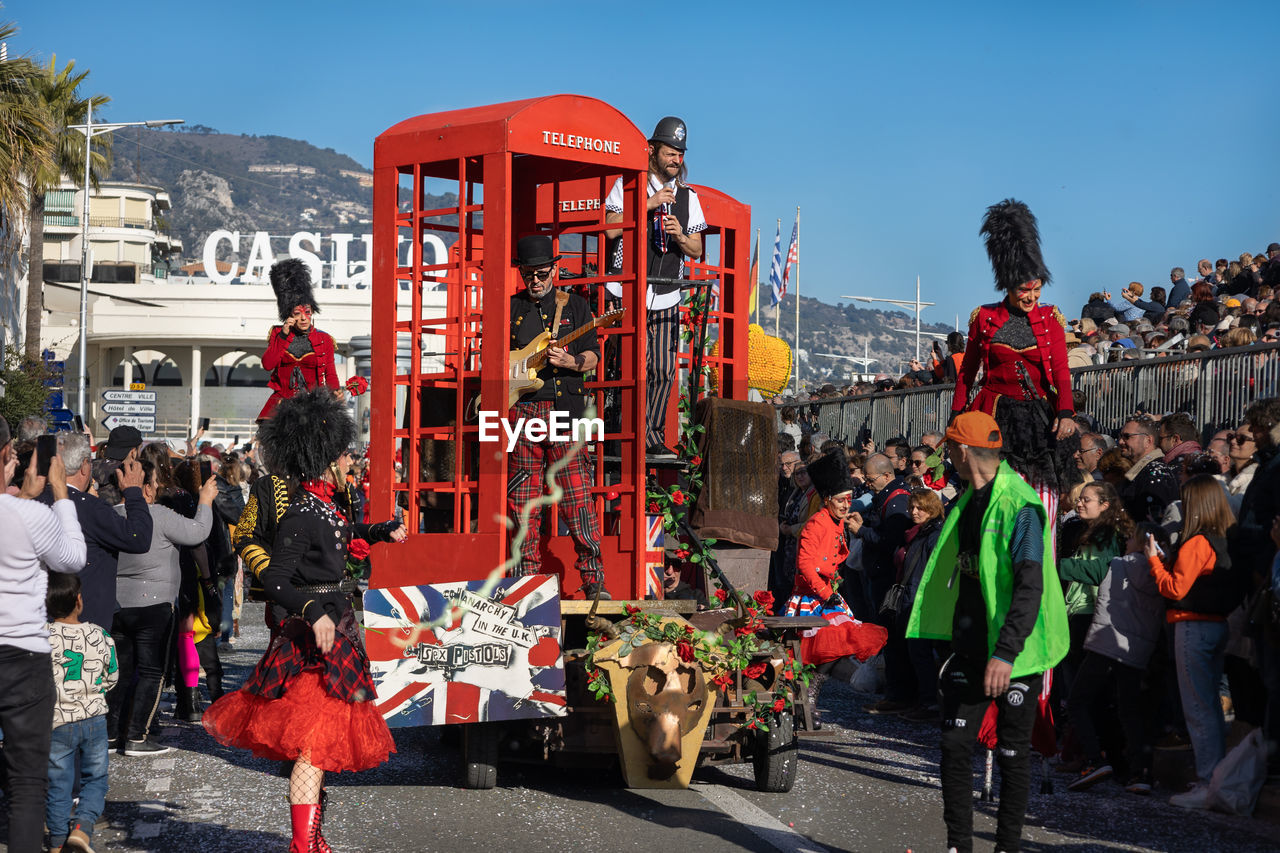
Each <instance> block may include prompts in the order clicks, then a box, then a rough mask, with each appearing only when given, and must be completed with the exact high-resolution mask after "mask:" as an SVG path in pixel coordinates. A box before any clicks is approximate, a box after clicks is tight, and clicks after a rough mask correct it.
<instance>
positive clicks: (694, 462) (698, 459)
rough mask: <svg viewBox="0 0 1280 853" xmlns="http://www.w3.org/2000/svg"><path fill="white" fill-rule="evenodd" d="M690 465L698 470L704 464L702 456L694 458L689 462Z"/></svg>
mask: <svg viewBox="0 0 1280 853" xmlns="http://www.w3.org/2000/svg"><path fill="white" fill-rule="evenodd" d="M689 464H690V465H692V466H693V467H695V468H697V467H698V466H699V465H701V464H702V457H701V456H695V457H693V458H692V459H690V460H689Z"/></svg>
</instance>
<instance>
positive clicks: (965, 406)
mask: <svg viewBox="0 0 1280 853" xmlns="http://www.w3.org/2000/svg"><path fill="white" fill-rule="evenodd" d="M1008 319H1009V306H1008V304H1007V303H1005V302H1003V301H1001V302H997V303H995V304H992V305H982V306H980V307H978V308H975V309H973V313H972V314H970V315H969V341H968V346H966V347H965V351H964V360H963V361H961V363H960V370H959V372H958V373H957V375H956V391H955V397H954V398H953V399H952V402H951V410H952V411H953V412H963V411H967V410H973V411H982V412H986V413H987V414H995V407H996V400H998V399H999V398H1000V397H1002V396H1003V397H1013V398H1015V399H1018V400H1024V399H1026V396H1027V395H1026V393H1025V391H1024V390H1023V385H1022V382H1021V380H1020V377H1019V371H1018V365H1019V364H1022V365H1024V366H1025V367H1026V371H1027V375H1028V376H1029V377H1030V378H1031V384H1032V386H1034V388H1035V389H1036V391H1037V393H1039V394H1040V395H1041V396H1043V397H1044V398H1045V399H1046V400H1048V401H1049V404H1050V405H1051V406H1052V408H1053V411H1054V412H1055V413H1057V415H1058V416H1059V417H1061V416H1064V415H1065V416H1067V417H1070V416H1071V415H1072V414H1073V413H1074V412H1075V404H1074V403H1073V402H1072V399H1071V371H1070V370H1069V369H1068V365H1067V339H1066V334H1065V331H1064V330H1065V329H1066V325H1067V324H1066V321H1064V320H1063V319H1062V312H1060V311H1059V310H1058V309H1057V308H1056V307H1054V306H1053V305H1037V306H1036V307H1035V308H1033V309H1031V312H1030V313H1029V314H1028V315H1027V319H1028V321H1029V322H1030V324H1031V331H1032V333H1033V334H1034V335H1035V339H1036V344H1035V346H1033V347H1029V348H1027V349H1024V350H1016V349H1013V348H1012V347H1010V346H1007V345H1005V344H1003V343H994V342H993V341H992V340H991V339H992V337H994V336H995V333H996V332H997V331H999V330H1000V327H1001V326H1003V325H1004V324H1005V321H1006V320H1008ZM979 367H982V368H985V370H986V375H985V378H984V379H983V381H982V386H981V387H980V388H978V389H977V393H976V394H974V397H973V400H972V402H970V400H969V394H970V392H971V389H972V388H973V383H974V380H975V379H976V378H977V375H978V368H979Z"/></svg>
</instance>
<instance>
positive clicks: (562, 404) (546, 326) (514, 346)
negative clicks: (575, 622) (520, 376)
mask: <svg viewBox="0 0 1280 853" xmlns="http://www.w3.org/2000/svg"><path fill="white" fill-rule="evenodd" d="M559 260H560V256H559V255H552V244H551V238H550V237H547V236H543V235H540V234H536V235H531V236H528V237H522V238H521V239H520V240H519V241H518V242H517V243H516V259H515V264H516V265H517V266H518V267H519V268H520V277H521V278H522V279H524V283H525V287H526V289H525V290H523V291H521V292H519V293H516V294H515V295H513V296H512V297H511V350H512V351H516V350H520V349H521V348H523V347H524V346H526V345H527V344H529V343H530V342H532V341H533V340H534V339H535V338H536V337H538V336H539V335H540V334H542V333H543V332H547V333H549V334H550V335H551V338H552V340H553V341H554V340H556V339H558V338H560V337H562V336H564V335H567V334H568V333H570V332H572V331H574V330H576V329H578V328H580V327H582V326H584V325H587V324H589V323H591V319H592V318H591V308H590V306H589V305H588V304H587V301H586V300H585V299H583V298H582V297H581V296H577V295H576V294H572V293H569V292H568V291H559V290H557V289H556V275H557V272H558V270H559V268H558V266H557V265H556V262H557V261H559ZM599 360H600V346H599V344H598V343H597V338H596V333H595V329H590V330H588V331H587V332H586V334H583V335H579V336H578V337H577V338H576V339H575V340H574V341H572V342H571V343H569V344H568V345H567V346H565V347H560V346H556V345H552V346H549V347H547V367H546V368H544V369H543V370H542V371H541V375H540V376H539V378H540V379H541V380H542V386H541V387H540V388H537V389H535V390H531V391H529V392H528V393H526V394H524V395H523V396H522V397H520V398H519V399H518V400H517V401H516V402H515V404H514V405H513V406H512V407H511V409H510V412H509V413H508V417H509V418H510V419H511V421H512V423H513V424H514V423H515V422H516V419H518V418H524V419H525V423H531V422H537V420H540V421H542V422H543V423H549V422H550V420H551V413H552V412H553V411H558V412H565V413H567V414H568V416H569V417H570V418H580V417H582V416H583V414H584V412H585V411H586V389H585V387H584V386H583V381H582V377H583V374H585V373H587V372H588V371H590V370H593V369H594V368H595V366H596V364H597V363H598V362H599ZM534 419H536V420H534ZM572 446H573V444H572V442H564V441H552V440H551V439H550V438H549V437H548V438H546V439H544V440H542V441H532V440H530V439H529V438H528V434H527V432H526V431H525V430H521V431H520V434H519V438H518V439H517V442H516V446H515V449H514V450H513V451H512V453H511V456H510V461H509V463H508V466H507V470H508V475H509V476H510V478H511V488H510V489H509V490H508V492H507V512H508V514H509V515H510V517H511V520H512V521H513V522H515V523H516V524H517V525H518V524H519V522H520V510H521V509H522V508H523V507H524V505H525V504H527V503H528V502H529V501H531V500H533V499H534V498H537V497H540V496H541V495H542V494H543V493H544V491H545V490H546V482H545V480H544V477H545V474H546V470H547V468H549V467H550V466H551V465H553V464H554V463H556V462H557V461H559V460H560V459H562V458H563V457H564V456H565V455H566V454H567V453H568V451H569V449H570V448H571V447H572ZM588 459H589V457H588V456H587V454H586V453H585V451H584V452H579V453H577V454H576V455H574V457H573V458H572V459H570V460H569V464H568V465H566V466H565V467H564V468H563V469H562V470H561V471H560V473H559V474H558V475H557V477H556V482H557V484H558V485H559V486H560V488H562V489H563V490H564V496H563V497H562V498H561V499H560V503H559V509H560V517H561V518H562V519H564V523H565V525H566V526H567V527H568V528H569V534H570V535H571V536H572V537H573V543H574V547H575V549H576V550H577V552H578V559H577V562H576V567H577V569H578V572H579V573H580V574H581V575H582V591H583V593H585V594H586V596H587V597H588V598H593V597H595V596H596V595H597V594H599V596H600V597H601V598H609V593H608V592H607V591H606V590H605V589H604V574H603V571H602V566H601V562H600V520H599V519H598V518H596V515H595V513H594V512H592V511H591V503H590V500H589V498H590V495H589V494H588V490H589V489H590V488H591V476H592V472H591V466H590V464H589V462H588ZM541 522H542V509H541V508H537V509H535V510H534V511H533V513H532V514H531V515H530V516H529V532H528V535H526V537H525V540H524V543H523V544H522V545H521V546H520V562H519V564H518V565H517V566H516V568H515V570H514V574H515V575H516V576H517V577H524V576H526V575H533V574H538V573H539V572H540V570H541V565H542V549H541V543H540V541H539V539H540V537H539V531H540V530H541V527H542V525H541Z"/></svg>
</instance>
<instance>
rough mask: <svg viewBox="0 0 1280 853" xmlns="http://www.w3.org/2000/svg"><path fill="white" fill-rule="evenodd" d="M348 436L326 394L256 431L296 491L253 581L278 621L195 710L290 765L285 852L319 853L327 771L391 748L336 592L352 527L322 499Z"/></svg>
mask: <svg viewBox="0 0 1280 853" xmlns="http://www.w3.org/2000/svg"><path fill="white" fill-rule="evenodd" d="M355 437H356V427H355V424H354V423H352V421H351V418H350V416H349V415H348V414H347V411H346V406H345V405H344V404H343V402H342V400H341V399H340V398H339V397H337V396H336V395H334V394H333V392H332V391H330V390H329V389H327V388H316V389H312V390H310V391H302V392H300V393H298V394H296V395H294V396H292V397H289V398H287V399H285V400H283V401H281V403H280V405H279V406H277V407H276V410H275V414H274V415H273V416H272V417H271V418H270V419H269V420H267V421H266V422H265V423H264V424H263V425H262V427H261V429H260V430H259V432H258V438H259V440H260V441H261V443H262V448H263V451H264V453H265V455H266V462H267V465H268V466H269V467H270V468H271V469H272V470H273V471H276V472H278V473H279V474H280V475H281V476H282V477H284V478H285V480H286V482H287V483H288V484H289V486H290V487H292V488H293V489H295V490H296V491H295V493H294V494H293V496H292V498H291V501H290V503H289V508H288V510H287V511H286V512H285V514H284V517H283V518H281V520H280V527H279V530H278V532H277V533H276V537H275V548H274V550H273V551H272V553H271V562H270V564H269V565H268V566H267V567H266V568H265V569H263V570H262V574H261V579H262V585H263V589H264V591H265V592H266V595H267V598H268V599H269V600H270V601H271V602H272V603H273V604H278V605H280V606H281V607H283V608H284V609H285V610H287V611H288V618H286V619H285V620H284V623H283V624H282V625H281V627H280V631H279V633H278V634H276V635H274V636H273V638H272V640H271V645H270V646H269V647H268V648H267V651H266V654H264V655H263V656H262V660H260V661H259V662H258V665H257V667H256V668H255V669H254V671H253V673H252V674H251V675H250V676H249V679H248V680H247V681H246V682H245V684H244V686H243V687H242V688H241V689H240V690H237V691H236V692H234V693H228V694H227V695H225V696H223V697H222V698H221V699H219V700H218V701H217V702H215V703H213V705H212V706H210V708H209V709H208V710H207V711H206V712H205V714H204V727H205V729H206V730H207V731H208V732H209V734H211V735H213V736H214V737H215V738H217V739H218V740H219V741H221V742H222V743H224V744H227V745H228V746H237V747H240V748H241V749H248V750H250V751H252V752H253V754H254V755H257V756H260V757H263V758H271V759H274V760H277V761H293V762H294V767H293V772H292V774H291V776H290V777H289V802H290V804H291V806H290V811H291V817H292V825H293V843H292V844H291V845H290V847H289V851H290V853H329V845H328V844H327V843H326V842H325V840H324V838H323V837H322V836H321V834H320V821H321V807H320V792H321V786H322V784H323V782H324V774H325V772H326V771H330V772H332V771H340V770H367V769H369V768H371V767H376V766H377V765H379V764H382V763H383V762H384V761H386V760H387V757H388V755H389V754H390V753H392V752H394V751H395V743H394V741H392V739H391V732H390V731H389V730H388V729H387V724H386V723H385V722H384V721H383V719H382V715H381V714H379V713H378V710H377V708H376V707H375V705H374V700H375V699H376V698H377V696H376V694H375V692H374V685H373V678H372V677H371V675H370V673H369V659H368V657H366V655H365V651H364V644H363V642H362V641H361V639H360V632H359V628H358V626H357V625H356V621H355V615H354V613H353V611H352V609H351V602H350V601H349V600H348V598H347V596H346V595H345V594H344V593H343V592H342V591H341V582H342V580H343V578H344V577H345V566H346V558H347V546H348V543H349V542H350V539H351V533H352V527H353V525H352V523H351V522H350V521H348V520H347V519H346V517H345V516H343V514H342V513H341V512H340V511H339V509H338V507H336V506H334V503H333V495H334V491H335V489H336V487H337V486H338V485H339V481H338V479H337V478H338V476H340V472H338V469H337V465H336V464H335V463H336V462H337V460H338V459H339V458H340V457H341V456H342V455H343V454H344V453H345V452H346V450H347V448H348V447H349V446H350V445H351V442H352V441H354V440H355Z"/></svg>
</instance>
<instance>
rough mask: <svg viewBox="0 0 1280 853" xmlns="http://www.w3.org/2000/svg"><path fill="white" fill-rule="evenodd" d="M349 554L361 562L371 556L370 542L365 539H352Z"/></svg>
mask: <svg viewBox="0 0 1280 853" xmlns="http://www.w3.org/2000/svg"><path fill="white" fill-rule="evenodd" d="M347 556H348V557H350V558H351V559H352V560H355V561H356V562H357V563H359V562H360V561H361V560H364V559H365V558H367V557H368V556H369V543H368V542H366V541H364V540H363V539H352V540H351V542H350V544H348V545H347Z"/></svg>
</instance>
